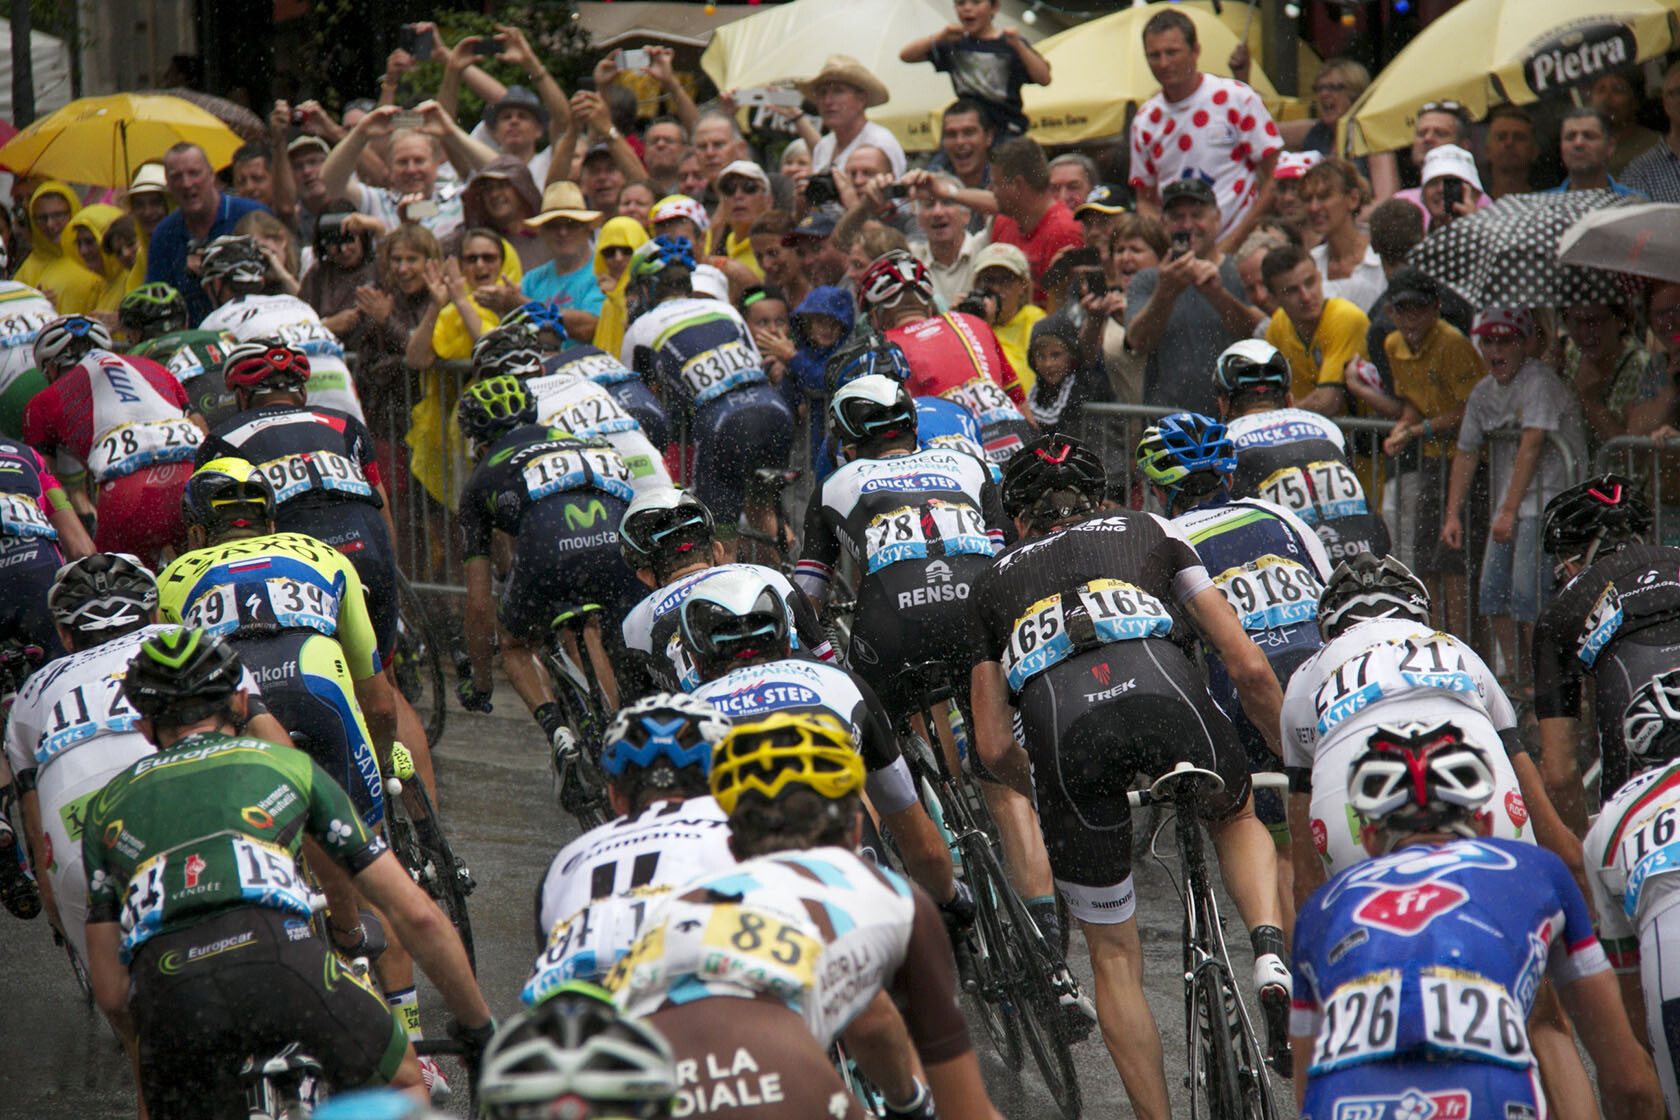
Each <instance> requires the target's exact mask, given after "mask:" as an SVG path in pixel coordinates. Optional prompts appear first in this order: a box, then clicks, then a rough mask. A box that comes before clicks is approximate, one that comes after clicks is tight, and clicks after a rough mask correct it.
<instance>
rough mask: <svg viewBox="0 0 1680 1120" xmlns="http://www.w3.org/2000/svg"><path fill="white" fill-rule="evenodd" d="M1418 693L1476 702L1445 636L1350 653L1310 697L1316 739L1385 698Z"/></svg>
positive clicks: (1469, 676) (1470, 680) (1457, 652)
mask: <svg viewBox="0 0 1680 1120" xmlns="http://www.w3.org/2000/svg"><path fill="white" fill-rule="evenodd" d="M1420 689H1436V690H1439V691H1441V692H1453V693H1458V694H1460V695H1463V696H1468V697H1471V698H1473V702H1474V703H1475V704H1476V705H1478V706H1479V705H1480V703H1481V701H1480V695H1481V693H1480V690H1479V689H1478V688H1477V687H1476V677H1475V675H1474V674H1473V673H1471V672H1470V669H1469V667H1468V666H1467V665H1466V664H1465V663H1464V652H1463V650H1462V649H1460V648H1459V646H1458V644H1457V643H1456V642H1455V641H1454V640H1453V639H1452V638H1451V637H1449V636H1448V635H1446V634H1431V635H1429V636H1428V637H1424V638H1407V639H1406V640H1405V641H1401V642H1384V643H1382V644H1380V645H1375V646H1372V647H1371V648H1370V649H1366V650H1361V651H1360V652H1359V653H1356V654H1354V655H1353V656H1352V657H1350V658H1348V659H1347V660H1346V661H1344V662H1342V663H1341V664H1340V665H1338V666H1336V671H1335V672H1333V673H1331V674H1330V676H1329V677H1328V678H1327V679H1326V680H1325V682H1324V683H1323V684H1321V685H1319V687H1318V691H1317V692H1316V693H1314V695H1313V706H1314V708H1315V710H1316V711H1317V712H1318V734H1319V737H1320V738H1322V737H1323V736H1325V735H1327V734H1329V733H1330V731H1331V730H1332V729H1333V728H1335V726H1336V725H1337V724H1339V723H1341V722H1342V721H1343V720H1345V719H1347V718H1348V717H1349V716H1352V715H1354V714H1355V713H1357V712H1359V711H1362V710H1363V709H1365V708H1368V707H1370V706H1371V705H1372V704H1375V703H1376V702H1377V701H1379V700H1381V699H1383V698H1385V697H1394V696H1399V695H1401V694H1403V693H1408V692H1415V691H1418V690H1420Z"/></svg>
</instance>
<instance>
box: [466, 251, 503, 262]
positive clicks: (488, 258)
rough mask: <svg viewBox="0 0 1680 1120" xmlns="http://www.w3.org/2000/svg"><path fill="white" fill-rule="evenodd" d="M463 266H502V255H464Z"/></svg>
mask: <svg viewBox="0 0 1680 1120" xmlns="http://www.w3.org/2000/svg"><path fill="white" fill-rule="evenodd" d="M461 263H462V264H501V263H502V255H501V254H500V253H462V254H461Z"/></svg>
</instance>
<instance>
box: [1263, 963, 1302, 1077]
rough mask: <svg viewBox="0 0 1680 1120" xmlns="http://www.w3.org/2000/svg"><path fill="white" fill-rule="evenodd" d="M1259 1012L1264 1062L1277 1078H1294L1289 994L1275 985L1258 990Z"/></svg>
mask: <svg viewBox="0 0 1680 1120" xmlns="http://www.w3.org/2000/svg"><path fill="white" fill-rule="evenodd" d="M1260 1011H1261V1014H1262V1015H1263V1016H1264V1018H1265V1020H1266V1062H1267V1064H1268V1065H1270V1066H1271V1067H1272V1071H1273V1072H1274V1073H1276V1074H1277V1075H1278V1076H1279V1077H1284V1078H1293V1077H1294V1076H1295V1062H1294V1055H1293V1054H1292V1053H1291V1051H1290V1047H1289V994H1288V993H1287V992H1285V991H1284V990H1283V989H1282V988H1281V987H1280V986H1278V985H1276V984H1268V985H1267V986H1266V987H1264V988H1261V989H1260Z"/></svg>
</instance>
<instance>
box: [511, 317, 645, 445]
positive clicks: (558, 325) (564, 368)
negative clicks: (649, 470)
mask: <svg viewBox="0 0 1680 1120" xmlns="http://www.w3.org/2000/svg"><path fill="white" fill-rule="evenodd" d="M561 315H562V313H561V311H560V308H559V307H558V306H556V305H555V304H552V303H545V302H543V301H541V300H534V301H532V302H530V303H525V304H521V305H520V306H519V307H516V308H514V309H513V310H512V311H510V312H508V313H507V317H506V318H504V319H503V320H502V326H504V327H511V326H514V325H516V324H519V323H524V324H526V325H528V326H529V327H530V328H531V329H532V330H533V331H534V332H536V336H537V345H538V347H539V348H540V350H541V353H542V364H543V372H544V373H570V374H575V375H576V376H578V377H587V378H588V379H589V380H591V381H593V382H595V384H597V385H599V386H601V387H602V388H603V389H605V390H606V391H607V392H609V393H611V394H612V396H613V399H614V400H616V401H617V402H618V404H619V407H620V408H622V409H623V410H624V411H625V412H628V413H629V414H630V415H631V416H633V417H635V419H636V423H637V424H639V425H641V429H642V434H644V435H645V436H647V438H648V440H649V441H650V442H651V443H652V444H653V445H654V446H655V447H660V448H662V447H664V446H665V445H666V444H667V443H669V442H670V434H671V425H670V421H669V420H667V419H666V417H665V409H664V408H663V407H662V406H661V405H660V403H659V398H658V397H656V396H654V394H653V390H652V389H650V388H648V384H647V382H645V381H643V380H642V379H641V378H640V377H637V376H636V373H635V371H634V370H632V369H630V368H629V367H628V366H626V365H625V364H624V363H623V362H621V361H619V360H618V355H616V354H609V353H607V352H606V351H605V350H602V349H600V348H598V347H595V346H590V345H588V344H587V343H582V342H572V341H571V340H570V339H568V338H567V337H566V325H565V323H564V322H562V318H561Z"/></svg>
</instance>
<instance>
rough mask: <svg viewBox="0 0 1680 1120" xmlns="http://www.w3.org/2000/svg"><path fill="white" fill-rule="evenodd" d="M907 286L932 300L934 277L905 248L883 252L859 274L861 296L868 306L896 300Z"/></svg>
mask: <svg viewBox="0 0 1680 1120" xmlns="http://www.w3.org/2000/svg"><path fill="white" fill-rule="evenodd" d="M906 288H911V289H914V290H915V292H916V294H917V295H919V296H921V297H922V299H924V300H931V299H933V280H932V279H931V278H930V277H929V276H928V270H927V266H926V265H924V264H923V263H922V262H921V261H919V260H917V259H916V258H915V257H913V256H911V255H910V254H909V253H906V252H905V251H904V250H902V249H894V250H892V251H891V252H889V253H883V254H881V255H880V256H878V257H876V258H875V259H874V260H873V261H871V262H870V264H869V267H868V268H866V269H864V270H863V275H862V276H860V277H858V282H857V289H858V299H860V300H862V301H863V305H864V306H865V307H875V306H877V305H879V304H883V303H891V302H892V301H893V300H896V299H897V298H898V297H899V296H900V295H901V294H902V293H903V292H904V290H905V289H906Z"/></svg>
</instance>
